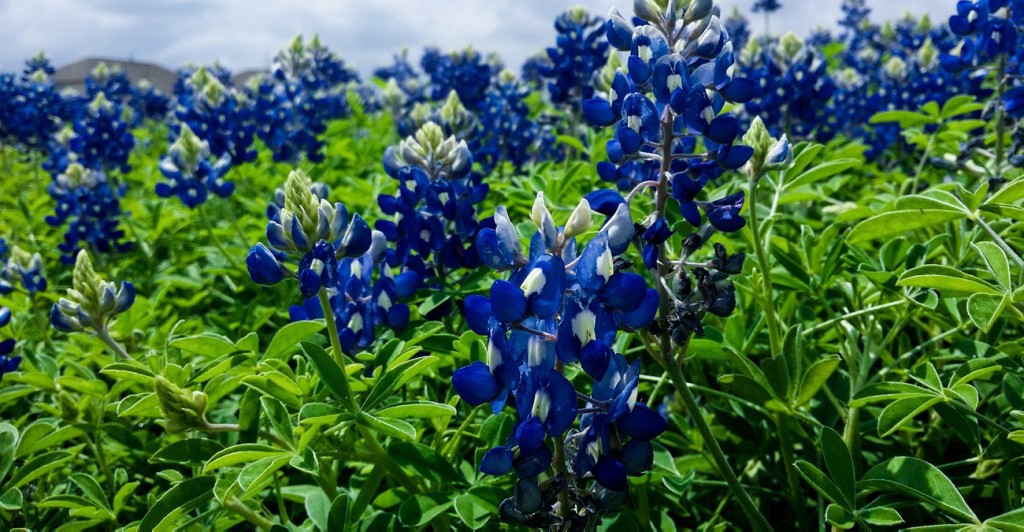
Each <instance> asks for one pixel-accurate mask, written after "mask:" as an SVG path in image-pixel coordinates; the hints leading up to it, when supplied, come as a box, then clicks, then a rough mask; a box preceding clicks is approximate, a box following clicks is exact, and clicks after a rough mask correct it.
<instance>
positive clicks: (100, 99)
mask: <svg viewBox="0 0 1024 532" xmlns="http://www.w3.org/2000/svg"><path fill="white" fill-rule="evenodd" d="M125 109H126V108H125V107H123V106H122V105H121V104H120V103H118V102H116V101H111V100H109V99H107V97H106V96H105V95H104V94H103V93H102V92H101V93H98V94H97V95H96V97H95V98H93V100H92V101H91V102H89V105H88V106H87V107H86V110H85V114H84V116H82V117H81V118H80V119H79V120H76V121H75V123H74V133H75V134H74V136H73V137H71V139H70V141H69V148H70V151H72V152H74V153H75V155H76V157H75V161H76V162H78V163H79V164H81V165H82V166H84V167H86V168H90V169H93V170H102V171H103V172H104V173H105V174H109V173H110V172H111V171H113V170H119V171H120V172H122V173H127V172H128V171H129V170H130V169H131V166H130V165H129V164H128V157H129V156H130V155H131V151H132V148H134V147H135V137H133V136H132V134H131V131H129V122H130V120H125V117H124V116H123V113H124V110H125ZM59 170H61V171H63V168H61V169H59Z"/></svg>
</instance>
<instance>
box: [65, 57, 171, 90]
mask: <svg viewBox="0 0 1024 532" xmlns="http://www.w3.org/2000/svg"><path fill="white" fill-rule="evenodd" d="M100 63H106V64H107V66H108V67H114V66H119V67H121V68H122V69H124V72H125V74H127V75H128V79H129V80H131V82H132V83H133V84H135V83H138V82H139V81H141V80H143V79H146V80H149V82H150V83H152V84H153V86H154V87H156V89H157V90H159V91H161V92H163V93H164V94H171V93H172V92H173V91H174V82H175V81H177V79H178V75H177V74H175V73H174V72H173V71H171V70H168V69H166V68H164V67H162V66H160V65H155V64H153V63H142V62H139V61H126V60H122V59H107V58H99V57H87V58H85V59H81V60H79V61H75V62H74V63H71V64H70V65H65V66H62V67H60V68H58V69H57V71H56V72H54V73H53V81H54V83H56V84H57V85H58V86H60V87H70V88H72V89H75V90H77V91H80V92H84V91H85V78H86V77H88V76H89V74H91V73H92V71H93V69H95V68H96V65H98V64H100Z"/></svg>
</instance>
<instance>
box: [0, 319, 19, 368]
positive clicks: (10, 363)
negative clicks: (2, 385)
mask: <svg viewBox="0 0 1024 532" xmlns="http://www.w3.org/2000/svg"><path fill="white" fill-rule="evenodd" d="M10 323H11V309H9V308H7V307H0V329H2V328H4V327H6V326H7V325H8V324H10ZM14 347H15V340H14V338H8V339H6V340H2V341H0V380H2V379H3V377H4V375H5V374H7V373H10V372H12V371H15V370H17V369H18V366H19V365H21V357H20V356H11V355H12V354H13V353H14Z"/></svg>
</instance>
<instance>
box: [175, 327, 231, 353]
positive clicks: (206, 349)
mask: <svg viewBox="0 0 1024 532" xmlns="http://www.w3.org/2000/svg"><path fill="white" fill-rule="evenodd" d="M168 345H170V346H171V347H176V348H178V349H181V350H182V351H187V352H189V353H195V354H197V355H203V356H207V357H211V358H212V357H219V356H221V355H226V354H228V353H232V352H234V351H237V350H238V349H237V348H236V347H235V343H234V342H232V341H231V340H228V339H227V338H225V337H223V336H220V335H218V334H210V333H203V334H200V335H196V336H186V337H185V338H178V339H176V340H174V341H172V342H171V343H170V344H168Z"/></svg>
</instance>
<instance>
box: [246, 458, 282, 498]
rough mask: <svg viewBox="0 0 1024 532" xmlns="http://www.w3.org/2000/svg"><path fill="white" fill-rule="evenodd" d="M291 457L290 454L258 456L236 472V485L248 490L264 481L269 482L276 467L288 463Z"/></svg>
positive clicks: (278, 467) (279, 467)
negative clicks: (258, 457) (257, 458)
mask: <svg viewBox="0 0 1024 532" xmlns="http://www.w3.org/2000/svg"><path fill="white" fill-rule="evenodd" d="M291 459H292V456H291V455H290V454H288V455H284V456H267V457H265V458H260V459H259V460H256V461H255V462H253V463H251V464H249V465H247V466H245V467H243V468H242V471H241V472H240V473H238V485H239V486H241V487H242V489H243V490H245V491H249V490H250V489H251V488H254V487H258V486H262V485H263V484H264V483H269V482H270V479H271V477H272V476H273V475H274V473H276V472H277V470H278V469H281V468H282V467H284V466H286V465H288V462H289V461H290V460H291Z"/></svg>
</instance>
